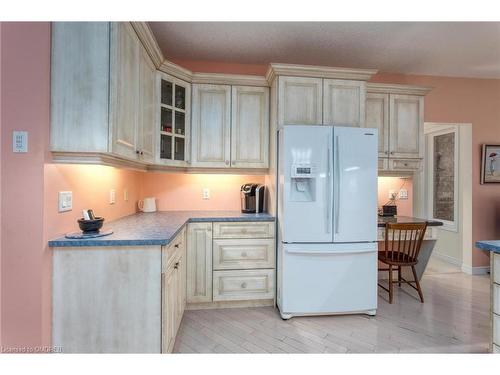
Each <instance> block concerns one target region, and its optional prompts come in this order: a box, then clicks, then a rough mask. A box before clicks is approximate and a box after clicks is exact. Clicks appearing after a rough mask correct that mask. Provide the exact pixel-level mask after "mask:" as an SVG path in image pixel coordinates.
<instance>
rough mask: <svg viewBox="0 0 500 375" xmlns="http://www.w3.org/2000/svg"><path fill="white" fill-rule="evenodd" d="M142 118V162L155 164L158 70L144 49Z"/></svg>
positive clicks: (142, 63) (140, 135)
mask: <svg viewBox="0 0 500 375" xmlns="http://www.w3.org/2000/svg"><path fill="white" fill-rule="evenodd" d="M139 66H140V96H139V98H140V118H139V129H138V137H139V139H138V149H139V151H140V157H141V160H142V161H145V162H153V160H154V156H155V134H154V131H155V121H154V119H155V80H156V68H155V66H154V65H153V62H152V61H151V59H150V58H149V56H148V54H147V52H146V51H145V50H144V49H142V51H141V59H140V65H139Z"/></svg>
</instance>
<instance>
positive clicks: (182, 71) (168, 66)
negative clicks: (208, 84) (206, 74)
mask: <svg viewBox="0 0 500 375" xmlns="http://www.w3.org/2000/svg"><path fill="white" fill-rule="evenodd" d="M158 70H160V71H162V72H164V73H167V74H170V75H172V76H174V77H176V78H179V79H182V80H183V81H186V82H189V83H191V82H192V81H193V72H192V71H190V70H189V69H186V68H183V67H182V66H180V65H177V64H174V63H173V62H171V61H168V60H163V62H162V64H161V65H160V67H159V68H158Z"/></svg>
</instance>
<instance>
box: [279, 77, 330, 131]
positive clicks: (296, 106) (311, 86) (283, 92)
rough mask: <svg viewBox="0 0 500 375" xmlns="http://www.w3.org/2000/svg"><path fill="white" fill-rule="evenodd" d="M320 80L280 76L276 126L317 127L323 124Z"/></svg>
mask: <svg viewBox="0 0 500 375" xmlns="http://www.w3.org/2000/svg"><path fill="white" fill-rule="evenodd" d="M322 91H323V85H322V79H321V78H308V77H288V76H280V77H279V81H278V103H279V105H278V124H279V125H280V126H282V125H318V124H322V122H323V113H322V110H323V109H322V108H323V100H322V99H323V93H322Z"/></svg>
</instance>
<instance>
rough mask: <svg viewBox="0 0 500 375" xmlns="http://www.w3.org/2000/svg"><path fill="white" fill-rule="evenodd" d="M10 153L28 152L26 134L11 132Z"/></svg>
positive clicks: (24, 132)
mask: <svg viewBox="0 0 500 375" xmlns="http://www.w3.org/2000/svg"><path fill="white" fill-rule="evenodd" d="M12 152H16V153H18V152H28V132H26V131H14V132H12Z"/></svg>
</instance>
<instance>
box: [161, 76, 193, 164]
mask: <svg viewBox="0 0 500 375" xmlns="http://www.w3.org/2000/svg"><path fill="white" fill-rule="evenodd" d="M158 90H159V95H158V97H159V98H160V103H159V109H158V112H159V113H158V117H159V121H158V131H159V137H158V151H159V152H158V153H157V155H158V161H159V162H160V163H161V164H165V165H173V166H182V165H186V164H188V163H189V130H190V127H189V123H190V117H189V115H190V110H191V85H190V84H189V83H187V82H184V81H182V80H180V79H177V78H175V77H172V76H170V75H168V74H165V73H158Z"/></svg>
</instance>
